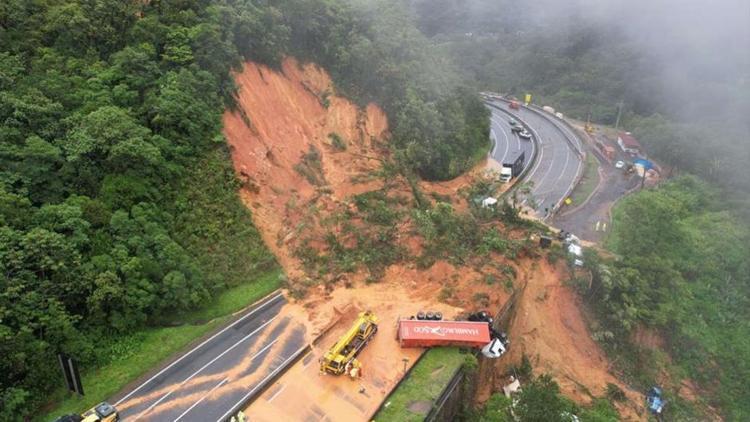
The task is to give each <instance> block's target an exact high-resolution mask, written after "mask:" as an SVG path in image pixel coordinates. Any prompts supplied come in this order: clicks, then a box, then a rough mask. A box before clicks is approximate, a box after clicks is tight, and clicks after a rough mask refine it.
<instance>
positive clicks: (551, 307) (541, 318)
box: [480, 260, 646, 420]
mask: <svg viewBox="0 0 750 422" xmlns="http://www.w3.org/2000/svg"><path fill="white" fill-rule="evenodd" d="M522 267H523V268H525V269H526V270H527V273H525V274H524V275H525V277H526V280H525V287H522V289H523V290H522V293H521V294H520V297H519V299H518V305H517V306H518V307H517V310H516V313H515V316H514V317H513V319H512V320H511V326H510V333H509V335H510V338H511V339H512V342H513V343H512V347H511V348H510V351H509V353H510V356H509V358H506V359H505V360H502V361H499V362H498V364H497V365H496V368H495V374H496V375H495V377H494V378H495V379H498V380H502V379H503V377H502V374H504V373H506V371H507V370H508V369H509V368H508V364H511V363H518V362H520V361H521V358H522V356H523V355H524V354H525V355H526V356H528V357H529V359H530V360H531V363H532V366H533V368H534V372H535V373H537V374H539V373H548V374H551V375H552V376H553V377H554V378H555V380H556V381H557V382H558V384H559V385H560V388H561V390H562V392H563V393H564V394H565V395H566V396H568V397H570V398H572V399H573V400H575V401H576V402H578V403H583V404H585V403H589V402H590V401H591V400H592V398H593V397H594V396H596V397H602V396H603V395H605V392H606V388H607V384H608V383H613V384H615V385H617V386H618V387H620V388H621V389H622V390H623V391H624V392H625V394H626V396H627V397H628V399H629V400H628V402H626V404H624V405H622V404H618V410H619V412H620V414H621V416H622V417H623V418H624V419H625V420H644V419H645V418H646V416H645V415H646V414H645V410H644V409H643V407H642V405H641V403H643V400H644V398H643V395H642V394H640V393H638V392H636V391H633V390H631V389H630V388H629V387H628V386H627V385H625V384H624V383H622V382H620V381H619V380H618V379H617V378H616V377H615V376H614V375H613V373H612V371H611V368H610V365H609V362H608V360H607V358H606V356H605V355H604V352H603V351H602V349H601V348H600V347H599V345H598V344H596V342H595V341H594V340H593V339H592V337H591V334H590V333H589V330H588V328H587V327H586V324H585V320H584V318H583V315H582V313H581V306H582V305H581V304H580V303H579V298H578V296H577V295H576V294H575V292H574V291H572V290H571V289H570V288H569V287H567V286H565V285H564V284H563V280H565V279H567V277H566V275H565V274H564V272H563V270H562V269H561V268H558V267H554V266H552V265H550V264H549V263H548V262H547V261H546V260H536V261H534V262H526V263H525V265H522ZM499 388H500V386H498V385H494V386H493V389H492V390H494V391H497V390H498V389H499ZM490 392H492V391H490V390H488V389H487V388H482V386H480V398H484V399H486V398H487V397H488V396H489V393H490Z"/></svg>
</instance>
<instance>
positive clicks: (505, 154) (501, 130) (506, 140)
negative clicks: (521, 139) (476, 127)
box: [491, 118, 510, 164]
mask: <svg viewBox="0 0 750 422" xmlns="http://www.w3.org/2000/svg"><path fill="white" fill-rule="evenodd" d="M491 120H492V121H493V122H494V123H495V124H496V125H497V126H498V127H499V128H500V132H501V133H502V134H503V137H504V138H505V152H503V156H502V158H500V159H499V160H498V161H499V162H500V164H502V163H503V161H505V157H507V156H508V149H509V148H510V139H508V134H507V133H505V129H504V128H503V125H502V124H500V123H498V122H497V121H496V120H495V119H494V118H491Z"/></svg>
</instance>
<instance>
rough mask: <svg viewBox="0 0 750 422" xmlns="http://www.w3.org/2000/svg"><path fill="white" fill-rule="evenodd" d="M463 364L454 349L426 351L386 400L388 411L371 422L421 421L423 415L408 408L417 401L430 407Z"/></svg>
mask: <svg viewBox="0 0 750 422" xmlns="http://www.w3.org/2000/svg"><path fill="white" fill-rule="evenodd" d="M464 361H465V358H464V355H463V354H462V353H460V352H459V349H457V348H452V347H440V348H435V349H430V350H428V351H427V352H425V356H424V357H423V358H422V360H420V361H419V362H418V363H417V365H416V366H415V367H414V369H413V370H412V371H411V373H410V374H409V376H408V378H407V379H406V380H404V382H402V383H401V385H399V386H398V388H397V389H396V391H395V392H394V393H393V394H392V395H391V396H390V397H388V399H387V402H388V403H390V404H389V405H388V407H385V408H383V409H382V410H381V411H380V412H378V414H377V415H375V418H374V419H375V420H376V421H389V422H390V421H404V422H406V421H414V422H417V421H422V420H424V417H425V415H424V414H421V413H415V412H412V411H411V410H409V405H410V404H412V403H414V402H421V401H427V402H430V403H433V402H434V401H435V400H436V399H437V398H438V396H439V395H440V393H441V392H442V391H443V389H444V388H445V386H446V385H448V382H449V381H450V379H451V377H452V376H453V373H454V372H455V371H456V369H458V368H459V367H460V366H461V365H462V364H463V362H464Z"/></svg>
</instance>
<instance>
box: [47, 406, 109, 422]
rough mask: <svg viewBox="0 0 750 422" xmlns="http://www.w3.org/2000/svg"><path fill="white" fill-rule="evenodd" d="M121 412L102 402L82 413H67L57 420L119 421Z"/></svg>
mask: <svg viewBox="0 0 750 422" xmlns="http://www.w3.org/2000/svg"><path fill="white" fill-rule="evenodd" d="M119 420H120V414H119V413H117V409H115V407H114V406H112V405H111V404H109V403H107V402H102V403H99V404H97V405H96V406H94V407H92V408H91V409H89V410H87V411H86V412H85V413H83V414H82V415H65V416H60V417H59V418H57V419H55V422H117V421H119Z"/></svg>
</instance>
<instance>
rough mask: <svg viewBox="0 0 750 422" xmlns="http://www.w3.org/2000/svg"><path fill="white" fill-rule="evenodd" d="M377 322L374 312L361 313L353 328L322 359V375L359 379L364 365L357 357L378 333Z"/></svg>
mask: <svg viewBox="0 0 750 422" xmlns="http://www.w3.org/2000/svg"><path fill="white" fill-rule="evenodd" d="M377 321H378V319H377V317H376V316H375V315H373V314H372V312H370V311H366V312H361V313H360V314H359V316H358V317H357V319H356V320H355V321H354V324H353V325H352V327H351V328H350V329H349V330H348V331H347V332H346V333H344V335H343V336H341V338H339V341H337V342H336V344H334V345H333V347H331V348H330V349H329V350H328V351H327V352H326V353H325V355H323V357H322V358H321V359H320V373H321V374H326V373H328V374H333V375H341V374H349V375H351V376H352V377H357V376H358V375H359V374H360V371H361V368H362V364H361V363H360V362H359V361H358V360H357V359H356V357H357V355H358V354H359V353H360V352H361V351H362V349H363V348H364V347H365V346H366V345H367V343H369V342H370V339H372V336H374V335H375V333H376V332H378V324H377Z"/></svg>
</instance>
